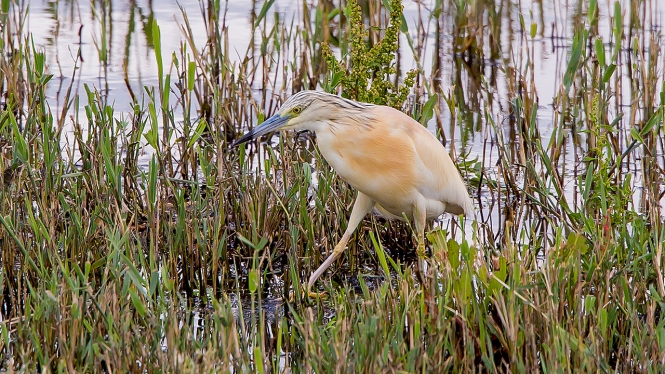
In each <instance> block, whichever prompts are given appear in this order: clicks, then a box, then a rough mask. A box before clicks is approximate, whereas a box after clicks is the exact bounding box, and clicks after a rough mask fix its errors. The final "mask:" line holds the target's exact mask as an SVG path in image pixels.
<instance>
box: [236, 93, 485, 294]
mask: <svg viewBox="0 0 665 374" xmlns="http://www.w3.org/2000/svg"><path fill="white" fill-rule="evenodd" d="M277 130H310V131H313V132H314V133H316V139H317V143H318V147H319V150H320V151H321V155H323V157H324V158H325V159H326V161H328V163H329V164H330V166H332V168H333V169H334V170H335V171H336V172H337V174H339V176H340V177H341V178H342V179H344V180H345V181H346V182H347V183H349V184H350V185H351V186H352V187H354V188H355V189H357V190H358V197H357V198H356V201H355V203H354V205H353V209H352V210H351V216H350V218H349V223H348V226H347V227H346V231H345V232H344V235H343V236H342V239H341V240H340V241H339V243H337V245H336V246H335V249H334V250H333V252H332V254H331V255H330V256H329V257H328V258H327V259H326V260H325V261H324V262H323V264H321V266H320V267H319V268H318V269H316V271H315V272H314V273H313V274H312V275H311V277H310V278H309V282H308V284H307V291H308V293H309V292H310V290H311V288H312V286H313V285H314V283H315V282H316V280H317V279H318V278H319V277H320V276H321V275H322V274H323V273H324V272H325V271H326V269H328V267H329V266H330V265H331V264H332V263H333V262H334V261H335V260H336V259H337V258H338V257H339V256H340V255H341V254H342V252H344V248H345V247H346V244H347V243H348V241H349V239H350V238H351V235H352V234H353V232H354V231H355V229H356V227H357V226H358V224H359V223H360V221H362V219H363V217H365V215H366V214H368V213H370V212H371V211H372V209H374V208H376V210H378V212H379V213H380V214H381V215H383V216H384V217H386V218H388V219H398V220H404V219H407V220H409V221H410V222H412V224H413V227H414V231H415V235H416V240H417V243H418V250H417V253H418V258H419V264H420V260H422V258H423V257H424V254H425V224H426V222H427V221H428V220H432V219H435V218H437V217H439V216H440V215H441V214H443V213H452V214H465V215H467V216H473V203H472V202H471V199H470V198H469V193H468V192H467V189H466V187H465V185H464V182H463V181H462V177H461V176H460V174H459V172H458V171H457V168H456V167H455V165H454V164H453V161H452V160H451V159H450V156H449V155H448V152H447V151H446V149H445V147H444V146H443V145H442V144H441V143H440V142H439V141H438V140H437V139H436V137H435V136H434V135H433V134H432V133H430V132H429V131H428V130H427V129H426V128H425V127H423V126H422V125H421V124H420V123H418V122H416V121H415V120H414V119H413V118H411V117H409V116H408V115H406V114H404V113H402V112H400V111H399V110H397V109H394V108H391V107H387V106H382V105H372V104H366V103H360V102H356V101H352V100H347V99H344V98H342V97H340V96H336V95H331V94H328V93H324V92H319V91H301V92H298V93H297V94H295V95H293V96H291V97H290V98H289V99H288V100H286V102H284V104H283V105H282V106H281V107H280V108H279V111H278V112H277V114H275V115H273V116H272V117H270V118H269V119H267V120H266V121H265V122H263V123H262V124H261V125H260V126H258V127H256V128H254V129H253V130H251V131H249V132H248V133H246V134H245V135H243V136H242V137H241V138H240V139H238V140H237V141H236V142H235V143H233V145H234V146H235V145H238V144H241V143H244V142H247V141H250V140H252V139H256V138H258V137H260V136H261V135H264V134H267V133H270V132H273V131H277ZM419 267H420V266H419Z"/></svg>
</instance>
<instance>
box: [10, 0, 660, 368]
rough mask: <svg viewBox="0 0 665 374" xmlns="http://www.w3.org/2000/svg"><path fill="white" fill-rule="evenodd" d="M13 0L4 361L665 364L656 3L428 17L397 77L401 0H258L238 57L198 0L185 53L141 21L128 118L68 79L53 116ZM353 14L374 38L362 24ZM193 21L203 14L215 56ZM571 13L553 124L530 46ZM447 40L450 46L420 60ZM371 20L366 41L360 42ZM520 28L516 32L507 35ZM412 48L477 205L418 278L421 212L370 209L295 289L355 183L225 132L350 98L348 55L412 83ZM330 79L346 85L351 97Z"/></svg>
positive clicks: (373, 74)
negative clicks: (551, 19)
mask: <svg viewBox="0 0 665 374" xmlns="http://www.w3.org/2000/svg"><path fill="white" fill-rule="evenodd" d="M1 5H2V12H1V13H0V21H1V22H0V24H1V25H2V38H0V39H1V40H0V43H2V58H1V59H0V75H1V79H0V81H1V84H2V91H3V98H4V100H3V110H2V112H1V113H0V186H2V188H0V250H1V252H0V253H2V257H1V258H0V261H1V266H2V268H1V270H0V294H1V295H2V301H1V303H0V305H1V306H0V369H2V370H6V371H9V372H12V371H58V372H61V371H68V372H74V371H94V372H116V371H120V372H154V371H178V372H183V371H184V372H210V371H233V372H289V371H295V372H397V371H402V372H416V371H419V372H420V371H422V372H443V371H455V372H466V371H489V372H495V371H496V372H533V371H536V370H539V371H547V372H552V371H556V372H580V371H581V372H598V371H602V372H607V371H617V372H660V371H662V368H663V366H665V355H664V354H663V352H665V319H664V318H663V315H662V314H663V307H664V306H665V299H664V298H665V286H664V281H663V275H664V273H663V269H662V262H663V261H662V260H663V252H662V250H663V248H662V247H663V243H664V242H665V228H664V226H663V213H662V203H661V202H662V200H663V194H664V193H665V192H664V190H665V185H664V184H663V180H664V177H665V175H664V174H665V173H664V171H663V168H664V167H665V159H664V156H663V154H664V153H665V152H664V151H663V148H664V144H663V139H664V137H663V107H662V106H663V102H664V100H663V95H664V92H665V86H664V83H663V77H662V71H663V64H662V59H661V58H660V56H661V54H662V45H663V41H662V39H661V36H660V33H658V32H657V31H656V27H655V26H657V23H658V22H659V20H658V19H656V18H649V17H647V16H646V15H647V14H655V13H657V12H656V11H655V10H654V8H657V4H656V3H655V2H649V1H645V2H640V3H637V2H631V3H630V4H622V3H618V2H617V3H611V4H610V5H609V7H608V8H607V9H605V8H603V7H607V5H606V4H605V3H603V4H600V3H598V2H596V1H590V2H588V3H587V2H582V1H580V2H578V3H576V5H574V7H575V9H577V10H578V12H576V13H575V14H574V16H573V17H571V20H570V22H571V25H568V24H566V23H565V22H564V21H561V22H562V23H561V24H558V25H555V27H553V28H552V36H551V37H549V39H548V37H547V36H546V33H545V32H544V29H545V27H546V26H545V25H544V21H543V18H542V14H543V12H544V10H543V5H542V3H540V2H536V3H534V9H535V12H536V13H537V15H536V16H535V17H534V16H533V15H532V14H529V13H528V12H525V11H523V10H522V9H518V8H515V5H514V4H513V3H510V2H504V1H497V2H492V1H489V2H488V1H476V2H466V1H455V2H443V1H434V2H433V4H432V6H431V7H429V8H427V7H424V6H422V4H420V5H418V7H419V8H418V9H419V12H421V13H423V14H429V15H430V16H425V17H421V18H420V21H418V23H417V24H416V25H415V26H413V28H412V29H409V27H408V26H406V24H404V23H400V26H399V27H400V30H401V31H406V32H408V33H409V37H408V38H407V37H406V36H405V34H401V35H402V36H400V39H399V42H398V43H399V44H398V45H401V48H400V49H399V51H400V52H399V53H398V54H397V55H396V56H394V57H396V59H395V60H393V59H392V58H391V57H393V56H392V53H393V51H394V49H390V48H388V49H385V50H383V52H378V53H387V55H383V56H382V57H381V58H383V59H385V61H388V63H389V64H394V65H391V66H392V67H394V68H395V70H384V71H381V70H372V67H371V66H369V67H368V66H365V65H362V64H361V63H360V62H359V61H362V58H366V57H367V56H369V55H371V53H375V52H371V51H372V48H376V46H377V45H381V43H382V41H383V40H385V39H384V36H385V35H386V34H387V33H389V32H390V33H392V34H391V35H393V34H395V33H396V30H397V26H396V23H395V21H396V20H397V19H398V18H400V17H399V14H398V13H397V12H396V10H397V9H398V8H399V2H398V1H394V2H392V3H391V4H387V2H383V3H382V4H381V5H380V6H377V4H376V3H374V2H361V4H360V5H361V7H360V8H356V7H355V6H354V5H353V3H351V2H349V3H348V6H347V4H346V3H344V4H343V5H342V6H341V7H337V6H336V5H333V4H330V3H328V2H318V3H316V4H310V3H304V4H302V5H300V6H301V7H302V8H301V10H300V13H298V14H300V15H301V19H296V18H293V19H289V18H287V19H282V18H281V17H284V14H281V13H275V12H274V9H273V7H274V6H275V5H274V2H272V1H268V2H265V3H262V4H258V3H257V4H255V6H254V11H253V13H252V19H251V20H252V23H253V24H254V25H255V27H254V29H253V31H252V32H253V33H254V34H255V35H254V36H255V37H254V38H253V42H252V43H251V44H250V45H248V46H247V51H246V55H247V56H248V58H245V59H241V60H239V61H235V60H232V59H231V58H230V53H231V52H230V48H231V47H230V46H229V42H228V36H229V32H230V31H229V28H228V26H227V23H226V4H225V3H223V2H220V1H210V2H205V3H202V5H201V12H200V15H199V14H195V13H196V12H195V11H193V10H191V9H187V10H186V11H185V10H184V9H182V19H183V22H182V24H181V33H182V40H183V42H182V44H181V46H180V49H179V50H178V51H166V53H162V52H163V51H162V43H161V41H162V38H163V36H162V30H161V29H160V26H159V24H158V23H157V21H154V17H147V19H149V20H150V21H149V22H147V23H146V25H147V27H145V28H144V32H145V38H146V42H147V44H149V45H151V46H152V48H153V50H154V56H155V65H156V66H157V77H158V81H157V84H156V85H154V86H150V87H145V90H144V92H136V91H133V90H132V88H131V87H132V86H131V84H130V83H131V82H129V80H130V77H129V76H128V75H127V69H126V66H125V70H124V75H125V80H126V82H127V87H128V91H129V93H130V96H131V98H132V100H133V102H132V110H131V111H129V112H118V111H116V110H115V108H114V107H113V106H112V105H110V104H109V103H108V100H107V96H106V95H107V92H105V91H104V90H98V89H96V88H94V87H92V86H86V87H85V89H84V92H81V93H78V94H77V93H76V92H77V90H76V87H75V86H74V84H75V82H77V78H78V74H80V71H78V69H73V71H70V72H67V71H64V72H63V73H64V74H65V75H68V76H70V77H71V78H72V79H71V80H70V81H69V82H70V86H68V87H63V90H64V92H66V95H65V96H64V99H63V101H62V102H61V103H60V104H59V106H58V107H54V106H52V104H51V103H50V101H49V97H48V96H47V94H46V88H47V86H48V84H52V82H53V79H55V77H54V76H53V75H52V74H54V69H52V66H53V63H52V62H50V61H46V56H45V54H44V53H43V52H41V51H40V50H39V49H38V48H37V47H35V46H34V43H33V42H32V38H31V34H30V32H29V30H27V29H26V28H25V27H24V26H25V24H26V22H25V20H26V17H27V13H26V12H27V9H26V8H25V7H22V6H19V5H16V4H14V3H13V2H10V1H6V0H3V1H2V2H1ZM389 8H390V9H392V10H393V13H390V12H389V11H387V9H389ZM358 10H360V12H358ZM95 12H96V14H98V15H99V17H100V18H98V19H99V22H101V23H102V24H103V25H105V26H104V27H101V28H100V30H102V31H101V32H102V33H101V34H100V36H99V39H98V40H99V43H98V44H97V45H96V46H95V47H96V48H97V49H98V51H99V58H100V61H102V62H106V61H107V59H105V58H104V57H105V56H107V53H108V50H109V48H110V46H109V45H107V43H110V39H109V35H108V34H105V32H109V31H105V30H109V28H110V27H112V23H113V20H112V19H111V18H109V17H110V14H111V2H95ZM351 15H353V16H354V17H360V18H359V19H360V20H361V21H362V22H363V24H365V23H366V25H369V26H371V27H369V31H368V32H367V33H366V34H363V33H364V31H363V29H362V28H358V23H357V22H356V23H354V24H349V21H348V19H349V17H350V16H351ZM639 15H643V17H642V16H639ZM539 16H540V17H541V18H539ZM654 17H655V16H654ZM401 18H402V19H403V18H404V17H401ZM269 19H271V20H272V21H271V22H269ZM104 20H105V21H104ZM132 22H136V21H132ZM191 22H204V23H205V25H206V30H207V40H206V43H205V44H204V45H197V44H196V42H195V40H196V38H195V37H194V35H193V32H192V29H193V28H192V27H191V26H192V24H191ZM389 25H390V26H389ZM568 26H571V27H572V30H573V31H572V34H571V35H568V37H569V38H568V39H566V41H567V42H568V43H570V47H569V48H565V53H564V56H565V61H564V63H562V67H561V71H558V72H556V73H557V77H558V81H557V82H558V86H557V87H558V89H557V90H556V91H555V93H554V98H553V107H552V110H551V116H552V126H551V129H549V130H548V129H546V128H543V127H542V126H541V125H540V124H539V121H540V120H541V118H540V116H541V115H540V114H539V106H541V104H539V103H540V102H541V100H543V97H544V96H545V95H548V93H547V92H543V93H541V92H537V89H536V87H537V84H536V83H537V81H536V80H537V79H538V78H537V77H536V75H535V73H534V71H535V70H536V69H537V68H536V63H537V58H536V52H535V51H536V49H537V48H538V43H545V44H546V45H547V44H548V43H551V45H552V46H553V48H555V49H556V48H560V49H563V47H559V43H560V41H559V39H557V38H558V37H559V36H560V35H563V34H564V31H562V30H563V29H565V28H566V27H568ZM354 27H356V28H355V29H354ZM391 27H392V28H391ZM431 28H433V29H434V34H435V37H436V39H437V40H436V42H435V45H436V46H437V47H436V48H437V50H439V51H440V52H439V53H434V54H433V55H434V56H435V58H434V61H433V63H432V71H431V72H427V71H426V69H424V68H422V66H424V64H423V61H424V58H425V56H428V54H427V53H426V48H427V47H426V46H427V45H428V44H427V42H426V41H427V40H428V39H427V38H428V37H429V36H428V35H430V33H429V32H428V30H431ZM132 29H134V28H130V30H132ZM351 30H355V31H353V32H355V33H359V34H363V35H364V36H367V43H368V44H367V48H366V49H363V50H360V51H359V50H358V49H357V48H360V47H361V46H362V43H359V42H358V38H356V39H350V38H349V35H351V34H350V32H351ZM130 32H131V31H130ZM555 33H556V35H555ZM444 34H446V35H452V38H451V39H447V38H443V37H442V35H444ZM132 35H135V34H132ZM393 36H395V35H393ZM506 38H508V39H507V40H511V41H514V42H512V43H508V44H505V43H502V42H499V41H500V40H505V39H506ZM126 40H131V38H130V35H128V37H127V38H126ZM363 40H364V37H363ZM350 41H352V42H350ZM515 41H518V42H515ZM395 42H396V41H395ZM403 43H406V46H405V45H404V44H403ZM386 44H389V43H386ZM324 45H331V46H332V47H333V49H331V51H332V50H334V51H335V53H340V55H339V59H338V56H332V55H331V54H330V52H329V51H328V52H326V51H327V50H326V49H325V47H322V46H324ZM405 47H406V48H405ZM430 47H431V45H430ZM128 49H129V48H127V49H126V50H128ZM405 50H407V51H409V52H408V53H412V54H413V55H414V59H415V60H414V61H416V64H417V65H418V68H419V70H418V73H417V75H412V76H413V78H414V79H413V88H412V92H414V93H415V94H414V95H413V96H411V99H410V100H411V101H409V100H406V104H405V106H404V108H405V109H406V110H407V111H409V113H411V114H413V115H414V116H416V118H419V119H421V118H423V116H425V117H426V116H427V113H428V112H429V111H431V114H429V115H431V116H433V117H434V118H435V119H434V121H433V122H436V128H437V129H438V133H439V136H440V137H441V139H442V140H444V141H445V142H446V143H447V144H448V145H449V147H450V148H451V149H453V148H455V150H454V153H455V155H457V156H458V157H457V161H458V162H457V163H458V165H459V168H460V170H461V172H462V175H463V176H464V177H465V179H466V180H467V181H468V185H469V188H470V191H471V193H472V196H473V197H474V200H475V201H476V203H477V205H478V206H479V207H480V209H479V212H478V213H479V215H478V219H477V221H475V222H473V223H472V224H471V225H466V224H464V223H463V222H456V221H453V222H452V223H447V221H444V222H442V223H440V224H439V226H438V227H437V228H436V229H433V230H432V231H430V232H429V233H428V235H427V237H428V241H429V251H430V257H429V259H428V265H429V271H428V277H427V282H426V284H418V283H417V282H416V281H415V278H414V277H413V275H412V267H411V264H410V261H409V253H412V252H411V251H412V248H413V246H412V242H411V233H410V231H409V228H408V226H407V225H403V224H396V223H390V222H384V221H382V220H379V219H377V218H372V217H367V218H366V219H365V221H364V222H363V225H362V227H363V228H362V229H360V230H358V232H357V233H356V235H355V237H354V239H353V240H352V241H351V243H350V245H349V248H348V249H347V251H346V255H345V258H344V261H340V262H339V263H338V264H336V266H335V267H334V268H333V269H331V271H330V272H328V273H327V275H326V276H325V277H323V281H322V282H320V285H321V287H322V289H324V290H326V291H327V292H328V295H329V297H328V298H327V299H325V300H308V299H305V298H302V297H301V293H300V292H299V291H300V289H301V284H302V281H303V280H305V279H306V277H307V276H308V275H309V274H310V273H311V271H312V270H314V269H316V267H317V266H318V264H320V263H321V261H323V259H324V257H325V255H326V254H327V252H328V251H329V250H330V249H331V248H332V247H333V246H334V244H335V243H336V242H337V240H338V239H339V237H340V235H341V233H342V232H343V230H344V228H345V225H346V220H347V213H348V211H349V208H350V206H351V204H352V201H353V198H354V194H355V192H354V191H352V190H351V188H350V187H349V186H348V185H347V184H346V183H344V182H343V181H342V180H341V179H340V178H338V177H337V176H336V175H335V173H334V172H333V171H332V170H331V169H330V168H329V167H328V166H327V164H326V163H325V161H324V160H323V158H322V157H321V155H320V154H319V153H318V151H317V149H316V148H315V147H313V146H312V143H313V142H312V139H310V138H304V139H303V137H301V136H299V137H297V138H296V139H294V138H292V137H280V138H279V140H274V141H269V142H268V143H267V144H266V143H256V144H251V145H245V146H241V147H240V148H239V149H231V148H229V144H230V142H231V141H232V140H233V139H235V138H236V137H237V136H238V134H240V133H242V132H244V131H245V130H246V129H247V128H248V127H251V126H253V125H255V124H256V123H257V122H260V121H262V120H263V119H264V118H267V116H269V115H270V114H272V113H273V112H274V111H275V110H276V108H277V107H278V106H279V104H280V103H281V102H282V101H283V100H284V98H285V97H287V96H288V95H289V94H291V93H292V92H294V91H298V90H300V89H305V88H310V89H313V88H317V87H321V86H326V85H328V86H329V88H330V89H331V90H332V89H333V88H335V84H332V83H334V77H335V75H336V74H338V73H339V72H340V71H341V70H337V69H340V68H342V65H341V64H339V62H340V61H345V60H346V59H347V58H348V60H346V61H350V62H351V63H350V64H349V65H346V66H344V67H343V68H344V69H349V70H348V71H347V72H350V73H354V74H361V75H362V76H363V79H364V80H362V82H363V86H362V87H363V88H364V89H367V88H368V87H369V88H370V90H368V91H366V92H365V94H367V95H370V96H371V95H374V96H375V97H374V98H373V99H380V97H376V92H374V93H372V92H373V91H372V90H371V88H372V82H373V79H375V80H376V81H377V82H378V81H379V80H382V79H386V78H390V79H398V80H399V78H400V77H402V75H401V74H397V75H396V76H392V75H393V74H394V72H398V71H400V69H401V68H400V66H401V65H400V64H403V59H404V56H401V57H400V55H401V54H402V53H404V51H405ZM368 51H369V52H368ZM171 52H172V53H171ZM326 53H327V54H326ZM353 53H358V54H357V55H353ZM162 56H171V57H170V60H165V59H163V57H162ZM451 56H452V57H451ZM125 57H126V56H125ZM354 58H357V59H358V60H354ZM333 59H334V61H333ZM446 59H448V60H451V61H452V62H453V63H452V64H450V66H452V69H453V71H452V72H450V78H449V79H450V80H451V82H450V83H451V84H452V85H454V87H453V88H452V89H450V90H448V88H447V87H445V86H444V84H443V83H444V77H445V76H446V75H444V74H447V73H445V71H444V68H443V67H444V66H445V65H446V62H445V61H446ZM75 61H76V63H77V64H80V63H81V62H80V50H79V55H78V56H77V55H75ZM125 61H126V58H125ZM324 61H325V62H327V63H328V65H326V64H324ZM354 61H355V62H354ZM400 61H402V62H400ZM335 63H337V64H338V65H335ZM103 65H104V66H106V64H105V63H104V64H103ZM331 65H332V66H333V67H332V68H331V69H330V70H327V69H326V66H328V67H329V68H330V66H331ZM356 66H358V67H361V66H362V67H363V69H364V70H363V71H357V70H354V68H355V67H356ZM391 69H392V68H391ZM59 70H60V71H61V70H62V69H59ZM103 71H104V72H106V70H103ZM368 72H369V74H368ZM104 74H106V73H104ZM413 74H416V73H413ZM349 76H351V75H347V77H349ZM338 77H340V79H339V82H338V83H340V84H341V89H342V91H343V92H346V94H349V95H351V94H354V95H357V94H359V90H358V89H357V87H356V88H354V87H350V86H349V84H351V83H353V82H342V79H341V77H342V75H338ZM382 81H383V82H384V83H377V84H379V85H380V84H387V82H388V83H389V82H390V80H382ZM407 83H408V82H407ZM398 84H399V81H398V82H397V84H394V86H393V87H395V88H396V87H398ZM377 87H378V86H377ZM381 87H387V86H381ZM349 90H350V91H349ZM354 90H355V91H354ZM392 92H393V93H394V94H400V95H401V92H402V91H400V89H397V91H392ZM81 96H85V98H86V100H85V102H86V103H87V104H85V105H83V104H82V100H81ZM432 98H434V99H432ZM626 98H630V99H626ZM370 99H372V98H371V97H370ZM401 101H403V100H401ZM401 101H400V100H398V101H395V102H393V103H394V104H396V103H399V102H401ZM410 105H411V106H410ZM446 113H450V119H451V120H450V123H452V125H451V126H448V127H447V126H446V125H444V123H445V122H444V121H443V120H442V118H444V117H445V116H446V115H447V114H446ZM426 119H427V118H425V120H424V121H423V122H427V121H426ZM478 138H481V139H483V140H481V145H480V146H474V145H473V142H474V139H478ZM271 143H272V144H271ZM146 144H147V145H146ZM146 155H147V156H146ZM467 219H468V218H467ZM349 275H351V276H349ZM292 291H295V292H294V295H295V299H294V300H292V301H287V299H288V298H287V297H286V296H287V295H289V294H290V293H291V292H292ZM424 291H427V292H424ZM425 295H428V296H427V297H426V296H425Z"/></svg>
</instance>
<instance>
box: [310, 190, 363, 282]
mask: <svg viewBox="0 0 665 374" xmlns="http://www.w3.org/2000/svg"><path fill="white" fill-rule="evenodd" d="M373 207H374V201H372V199H370V198H369V196H367V195H365V194H364V193H362V192H360V191H358V197H357V198H356V202H355V203H354V204H353V209H352V210H351V217H350V218H349V224H348V225H347V226H346V231H344V235H343V236H342V239H341V240H340V241H339V243H337V245H336V246H335V249H334V250H333V252H332V254H331V255H330V256H329V257H328V258H327V259H326V260H325V261H324V262H323V264H321V266H319V268H318V269H316V271H315V272H314V273H312V276H310V277H309V282H308V283H307V292H308V293H309V292H310V291H309V290H310V289H311V288H312V286H313V285H314V283H315V282H316V280H317V279H319V277H320V276H321V275H322V274H323V273H324V272H325V271H326V270H327V269H328V267H330V265H331V264H332V263H333V262H335V260H337V258H338V257H339V256H340V255H341V254H342V252H344V248H345V247H346V243H348V242H349V239H350V238H351V235H352V234H353V232H354V231H355V229H356V227H358V224H359V223H360V221H362V219H363V217H365V215H366V214H367V213H369V212H370V211H371V210H372V208H373Z"/></svg>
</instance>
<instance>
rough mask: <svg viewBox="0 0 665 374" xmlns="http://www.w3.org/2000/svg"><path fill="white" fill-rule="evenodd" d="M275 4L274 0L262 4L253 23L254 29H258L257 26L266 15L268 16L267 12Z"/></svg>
mask: <svg viewBox="0 0 665 374" xmlns="http://www.w3.org/2000/svg"><path fill="white" fill-rule="evenodd" d="M274 3H275V0H268V1H266V2H264V3H263V6H262V7H261V11H260V12H259V15H258V16H257V17H256V22H254V28H257V27H259V24H260V23H261V21H263V19H264V18H265V17H266V14H268V10H270V8H271V7H272V5H273V4H274Z"/></svg>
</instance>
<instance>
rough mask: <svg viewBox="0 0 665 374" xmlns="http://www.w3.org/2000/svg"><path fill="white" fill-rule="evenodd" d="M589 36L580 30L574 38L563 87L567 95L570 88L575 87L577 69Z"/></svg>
mask: <svg viewBox="0 0 665 374" xmlns="http://www.w3.org/2000/svg"><path fill="white" fill-rule="evenodd" d="M587 35H588V32H587V31H586V30H578V31H576V32H575V36H574V37H573V46H572V48H571V50H570V59H569V60H568V67H567V68H566V73H565V74H564V76H563V86H564V88H565V90H566V95H567V94H568V92H569V91H570V86H572V85H573V80H574V79H575V74H576V73H577V69H578V67H579V65H580V59H581V57H582V52H583V51H584V46H585V45H586V39H587Z"/></svg>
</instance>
